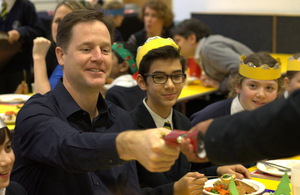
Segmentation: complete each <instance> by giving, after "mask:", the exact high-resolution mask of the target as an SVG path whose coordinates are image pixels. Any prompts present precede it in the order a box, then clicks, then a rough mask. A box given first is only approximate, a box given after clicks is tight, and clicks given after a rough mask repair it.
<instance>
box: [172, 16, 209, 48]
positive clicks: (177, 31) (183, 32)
mask: <svg viewBox="0 0 300 195" xmlns="http://www.w3.org/2000/svg"><path fill="white" fill-rule="evenodd" d="M192 34H195V35H196V41H197V42H198V41H199V40H200V39H202V38H203V37H207V36H209V35H211V34H212V32H211V30H210V28H209V27H208V26H206V25H205V24H204V23H203V22H201V21H200V20H198V19H195V18H192V19H187V20H184V21H183V22H181V23H179V24H178V25H177V26H174V27H173V28H172V29H171V35H172V37H174V36H175V35H180V36H183V37H184V38H185V39H187V38H188V37H189V36H190V35H192Z"/></svg>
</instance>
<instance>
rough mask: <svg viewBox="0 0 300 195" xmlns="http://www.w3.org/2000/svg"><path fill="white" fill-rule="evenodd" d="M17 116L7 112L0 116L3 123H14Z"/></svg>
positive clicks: (12, 112)
mask: <svg viewBox="0 0 300 195" xmlns="http://www.w3.org/2000/svg"><path fill="white" fill-rule="evenodd" d="M16 116H17V114H16V113H15V112H14V111H7V112H5V113H4V115H1V118H2V120H3V121H4V122H5V121H15V120H16Z"/></svg>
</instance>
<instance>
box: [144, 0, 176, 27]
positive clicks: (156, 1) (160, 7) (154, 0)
mask: <svg viewBox="0 0 300 195" xmlns="http://www.w3.org/2000/svg"><path fill="white" fill-rule="evenodd" d="M147 7H149V8H151V9H153V10H155V11H156V12H157V15H158V17H159V18H160V19H161V20H162V21H163V22H164V27H169V26H171V24H172V23H173V18H174V14H173V12H172V10H171V9H170V8H169V7H168V6H167V4H166V3H165V2H164V1H162V0H149V1H147V2H146V3H144V5H143V6H142V8H141V10H140V12H139V16H138V17H139V19H140V20H141V21H142V22H144V16H145V9H146V8H147Z"/></svg>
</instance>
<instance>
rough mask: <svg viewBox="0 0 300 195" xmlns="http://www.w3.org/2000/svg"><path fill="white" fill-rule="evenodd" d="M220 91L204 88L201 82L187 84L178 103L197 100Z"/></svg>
mask: <svg viewBox="0 0 300 195" xmlns="http://www.w3.org/2000/svg"><path fill="white" fill-rule="evenodd" d="M217 91H218V89H217V88H214V87H203V86H202V85H201V82H200V81H199V80H195V81H194V82H192V83H190V84H187V85H185V86H184V87H183V89H182V91H181V94H180V96H179V98H178V100H177V102H181V101H185V100H190V99H195V98H198V97H201V96H204V95H208V94H212V93H215V92H217Z"/></svg>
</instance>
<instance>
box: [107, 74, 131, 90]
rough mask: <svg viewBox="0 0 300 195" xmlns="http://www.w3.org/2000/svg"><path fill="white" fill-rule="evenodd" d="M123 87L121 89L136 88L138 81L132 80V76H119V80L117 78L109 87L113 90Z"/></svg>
mask: <svg viewBox="0 0 300 195" xmlns="http://www.w3.org/2000/svg"><path fill="white" fill-rule="evenodd" d="M115 85H117V86H121V87H134V86H136V85H137V82H136V80H134V79H133V78H132V75H130V74H125V75H122V76H119V77H118V78H116V79H115V80H114V81H113V82H112V83H111V84H110V85H109V87H108V89H109V88H111V87H113V86H115Z"/></svg>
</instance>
